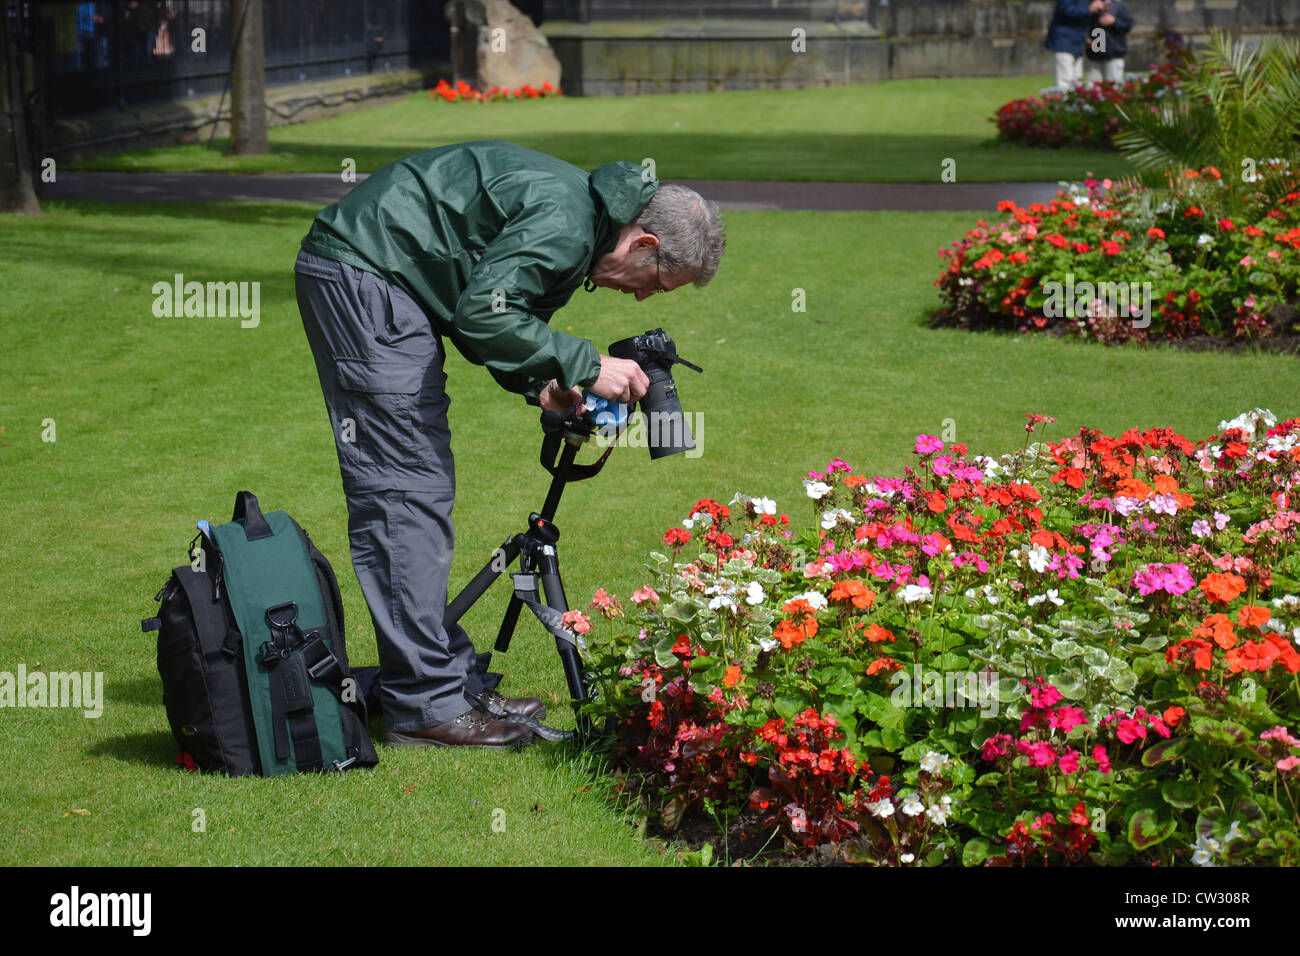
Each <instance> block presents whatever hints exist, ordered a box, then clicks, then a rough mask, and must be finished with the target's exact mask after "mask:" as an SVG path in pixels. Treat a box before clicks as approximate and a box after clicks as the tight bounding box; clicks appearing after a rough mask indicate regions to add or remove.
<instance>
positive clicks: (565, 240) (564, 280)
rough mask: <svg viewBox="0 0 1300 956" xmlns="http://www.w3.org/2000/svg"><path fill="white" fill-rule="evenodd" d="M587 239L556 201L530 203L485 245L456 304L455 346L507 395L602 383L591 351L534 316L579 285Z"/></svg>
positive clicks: (452, 332) (589, 346)
mask: <svg viewBox="0 0 1300 956" xmlns="http://www.w3.org/2000/svg"><path fill="white" fill-rule="evenodd" d="M588 233H589V230H584V229H582V228H580V227H579V225H578V224H577V223H575V222H574V221H573V217H572V216H570V215H567V214H566V213H565V212H564V211H563V210H561V209H560V208H559V206H558V205H557V204H556V203H555V202H552V201H541V202H535V203H533V204H531V205H529V206H528V207H527V208H525V209H524V210H522V211H521V212H520V213H518V214H517V215H515V216H514V217H512V218H511V219H510V220H509V221H508V222H507V223H506V225H505V227H504V228H503V229H502V230H501V231H500V232H499V233H498V234H497V236H496V237H495V238H494V239H493V240H492V241H491V242H490V243H488V245H487V248H486V249H484V250H483V254H482V256H480V258H479V260H478V262H477V263H476V264H475V266H474V269H473V271H472V272H471V273H470V275H469V279H468V282H467V283H466V286H465V290H464V291H463V292H462V293H461V295H460V298H459V299H457V300H456V312H455V315H454V316H453V320H452V327H451V329H450V330H449V332H448V334H449V335H450V336H451V339H452V342H453V344H454V345H455V346H456V348H457V349H458V350H459V351H460V353H461V354H462V355H464V356H465V358H467V359H469V361H471V362H473V363H474V364H476V365H486V366H487V367H488V370H489V371H490V372H491V373H492V375H493V377H494V378H495V379H496V380H497V382H498V383H499V384H501V385H502V386H503V387H504V388H506V389H508V390H509V391H512V392H518V393H520V394H523V395H526V396H527V395H530V394H531V395H533V397H535V395H536V392H537V391H540V389H541V387H542V385H544V384H545V383H546V382H548V381H549V380H551V379H553V378H554V379H557V380H559V382H560V383H561V384H562V385H564V386H566V387H571V386H575V385H586V384H590V383H591V382H594V381H595V380H596V379H597V378H598V377H599V375H600V354H599V353H598V352H597V351H596V347H595V346H594V345H592V344H591V342H589V341H588V340H586V339H580V338H577V337H576V336H572V335H566V334H564V333H563V332H557V331H555V330H553V329H552V328H551V327H550V326H549V325H547V324H546V322H544V321H542V319H541V318H539V317H538V316H537V314H536V313H535V312H534V310H533V303H534V302H535V301H536V300H538V299H540V298H542V297H543V296H544V295H546V294H547V293H548V292H550V291H552V290H554V289H556V288H562V287H564V286H566V285H567V286H576V285H577V284H578V283H579V282H580V281H581V280H582V276H583V275H585V274H586V270H587V266H588V265H589V264H590V261H591V248H590V240H589V238H588V237H587V234H588Z"/></svg>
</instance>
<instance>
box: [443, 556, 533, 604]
mask: <svg viewBox="0 0 1300 956" xmlns="http://www.w3.org/2000/svg"><path fill="white" fill-rule="evenodd" d="M522 550H523V538H522V536H521V535H512V536H511V537H510V538H509V539H507V541H506V543H505V544H503V545H501V547H499V548H497V550H496V551H495V552H494V553H493V555H492V557H491V559H490V560H489V561H488V563H487V564H485V565H483V569H482V570H481V571H479V573H478V574H476V575H474V577H473V578H472V579H471V580H470V582H469V584H467V585H465V587H464V588H463V589H461V592H460V593H459V594H457V595H456V597H455V599H454V600H452V601H451V602H450V603H449V604H448V605H447V613H446V614H445V615H444V616H443V621H444V622H446V623H447V624H452V623H455V622H456V621H459V620H460V619H461V617H462V616H464V614H465V612H466V611H468V610H469V609H470V608H471V607H473V606H474V602H475V601H477V600H478V599H479V598H481V597H482V596H483V594H484V592H486V591H487V589H488V588H490V587H491V586H492V582H493V581H495V580H496V579H497V578H499V577H501V575H502V574H503V573H504V572H505V569H506V568H508V567H509V566H510V564H511V563H512V562H513V561H514V560H515V558H517V557H519V552H520V551H522ZM518 615H519V612H518V611H516V612H515V616H516V617H518Z"/></svg>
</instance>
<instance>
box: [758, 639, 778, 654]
mask: <svg viewBox="0 0 1300 956" xmlns="http://www.w3.org/2000/svg"><path fill="white" fill-rule="evenodd" d="M780 644H781V642H780V641H778V640H777V639H776V638H775V637H760V638H759V639H758V646H759V648H760V649H761V650H764V651H774V650H776V649H777V647H778V646H780Z"/></svg>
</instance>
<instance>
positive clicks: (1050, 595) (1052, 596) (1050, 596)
mask: <svg viewBox="0 0 1300 956" xmlns="http://www.w3.org/2000/svg"><path fill="white" fill-rule="evenodd" d="M1044 601H1051V602H1052V603H1053V604H1055V605H1056V606H1057V607H1060V606H1061V605H1062V604H1064V603H1065V601H1063V600H1062V599H1061V598H1060V597H1058V596H1057V592H1056V588H1048V589H1047V593H1046V594H1035V595H1034V596H1033V597H1031V598H1025V603H1026V604H1028V605H1029V606H1030V607H1036V606H1038V605H1039V604H1042V603H1043V602H1044Z"/></svg>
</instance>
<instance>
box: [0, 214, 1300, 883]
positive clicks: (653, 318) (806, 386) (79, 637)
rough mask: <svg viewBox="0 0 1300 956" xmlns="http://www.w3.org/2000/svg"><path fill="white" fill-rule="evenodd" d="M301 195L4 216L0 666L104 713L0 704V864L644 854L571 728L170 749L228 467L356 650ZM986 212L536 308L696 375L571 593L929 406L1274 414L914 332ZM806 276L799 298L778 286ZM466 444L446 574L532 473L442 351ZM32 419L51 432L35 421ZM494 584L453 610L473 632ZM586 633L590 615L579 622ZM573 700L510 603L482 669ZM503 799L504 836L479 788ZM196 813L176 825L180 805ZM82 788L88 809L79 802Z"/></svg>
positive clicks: (495, 540) (467, 569) (584, 492)
mask: <svg viewBox="0 0 1300 956" xmlns="http://www.w3.org/2000/svg"><path fill="white" fill-rule="evenodd" d="M314 211H315V210H314V209H311V208H308V207H305V206H297V205H273V204H266V205H238V206H235V205H208V206H201V205H165V204H158V205H109V204H93V203H88V204H75V205H73V204H69V205H60V204H52V205H51V206H50V207H49V210H48V213H49V214H48V215H46V216H44V217H42V218H34V219H9V220H2V221H0V242H2V243H3V246H4V248H5V250H6V252H7V255H6V256H5V258H4V260H3V261H2V262H0V286H3V288H4V289H5V292H6V295H5V296H4V299H3V304H2V305H0V323H2V326H3V331H4V343H5V348H4V350H3V352H0V382H3V383H4V388H3V389H2V390H0V500H3V501H4V514H5V521H4V534H5V539H4V542H3V545H0V589H2V590H0V670H7V671H10V672H13V671H14V670H16V668H17V665H18V664H19V663H22V664H24V665H25V666H26V667H27V668H29V669H31V668H34V667H37V666H40V667H42V668H43V669H45V670H46V671H71V670H80V671H87V670H89V671H102V672H104V674H105V680H106V691H105V694H106V700H105V704H104V713H103V716H102V717H100V718H98V719H87V718H84V717H82V716H80V715H79V714H77V713H73V712H70V711H67V710H30V709H28V710H13V709H4V710H0V722H2V726H3V729H4V732H5V747H4V748H3V751H2V754H3V755H2V756H0V834H2V835H3V837H4V839H3V847H4V849H3V850H0V860H2V861H3V862H5V863H10V864H48V863H58V864H78V865H84V864H118V863H124V864H160V865H171V864H235V863H240V864H272V863H294V864H313V865H314V864H330V863H377V864H397V863H401V864H431V863H439V864H475V863H483V864H501V863H549V864H576V863H595V864H656V863H664V862H673V860H674V858H673V857H672V856H671V855H669V854H663V853H661V852H660V851H659V850H658V849H657V848H656V847H655V846H654V845H653V844H645V843H642V842H639V841H638V840H637V839H636V837H635V834H634V831H633V828H632V827H630V826H629V825H628V824H627V822H626V821H625V820H624V819H623V817H622V815H621V813H620V812H618V811H617V810H615V809H613V808H612V805H611V804H610V803H608V802H607V801H606V800H604V798H603V790H602V786H601V785H600V783H599V781H598V780H594V779H593V777H592V775H591V774H590V773H589V771H588V768H587V765H586V764H585V763H584V762H582V761H578V762H575V761H574V760H573V759H571V758H572V755H571V754H569V753H567V752H566V751H565V750H564V749H563V748H561V747H557V746H553V745H536V746H534V747H532V748H530V749H528V750H525V751H523V752H520V753H515V754H499V753H484V752H452V751H421V752H407V751H396V752H394V751H387V750H382V751H381V763H380V765H379V766H378V767H377V768H376V769H374V770H373V771H361V772H355V773H349V774H347V775H345V776H343V777H300V778H281V779H276V780H260V779H244V780H238V781H231V780H226V779H223V778H215V777H208V776H201V775H191V774H185V773H183V772H181V771H179V770H178V769H177V768H176V767H175V766H174V765H173V757H174V754H175V747H174V744H173V742H172V741H171V739H170V735H169V734H168V732H167V727H166V722H165V719H164V714H163V710H162V705H161V687H160V683H159V680H158V676H157V672H156V670H155V664H154V643H153V640H152V635H145V634H142V633H141V632H140V630H139V620H140V618H143V617H146V616H148V615H150V614H152V613H154V610H155V608H156V605H154V604H153V602H152V600H151V599H152V597H153V594H154V592H155V591H156V590H157V589H158V587H159V586H160V585H161V584H162V582H163V581H164V579H165V578H166V576H167V574H168V571H169V569H170V568H171V567H173V566H175V565H178V564H181V563H182V562H184V561H185V560H186V558H185V547H186V544H187V542H188V541H189V539H190V537H191V536H192V534H193V522H194V521H195V520H196V519H198V518H209V519H214V520H225V519H226V517H227V515H228V514H229V509H230V508H231V506H232V504H233V499H234V495H235V492H237V491H238V490H240V489H244V488H247V489H250V490H253V491H254V492H256V493H257V494H258V495H259V496H260V498H261V499H262V501H263V503H264V504H265V506H266V507H268V508H284V509H285V510H288V511H289V512H290V513H291V514H292V515H294V516H295V517H296V518H297V519H298V520H299V521H300V522H301V523H302V524H303V525H304V526H305V527H306V528H307V529H308V531H309V532H310V533H311V534H312V536H313V538H314V539H315V541H316V542H317V544H318V545H319V546H320V548H321V549H322V550H323V551H324V552H325V553H326V554H327V555H328V556H329V557H330V558H331V559H332V560H333V562H334V564H335V566H336V567H337V568H338V570H339V572H340V574H339V577H340V581H341V583H342V587H343V592H344V600H345V604H346V611H347V619H348V628H349V633H350V637H351V645H350V650H351V653H352V656H353V659H354V661H355V662H356V663H360V664H369V663H375V661H376V652H375V647H374V639H373V635H372V633H371V631H370V624H369V617H368V614H367V612H366V609H365V604H364V601H363V600H362V597H361V594H360V591H359V588H358V586H357V583H356V580H355V577H354V576H353V575H352V573H351V570H350V566H349V559H348V549H347V536H346V513H345V509H344V502H343V497H342V493H341V490H340V485H339V478H338V471H337V465H336V462H335V458H334V450H333V444H332V439H331V435H330V430H329V424H328V422H327V420H326V416H325V411H324V405H323V402H322V399H321V396H320V392H319V386H318V383H317V381H316V376H315V369H314V366H313V363H312V359H311V354H310V352H309V350H308V348H307V345H306V341H305V339H304V337H303V334H302V330H301V325H300V322H299V318H298V315H297V310H296V306H295V303H294V297H293V277H292V265H293V259H294V256H295V254H296V250H297V245H298V241H299V239H300V237H301V236H302V235H303V233H305V231H306V229H307V227H308V224H309V222H310V220H311V217H312V215H313V213H314ZM976 215H977V214H975V213H927V214H896V213H889V214H885V213H834V214H825V213H773V212H734V213H729V214H728V215H727V223H728V231H729V243H728V252H727V255H726V258H725V260H724V262H723V267H722V270H721V272H720V273H719V275H718V278H717V279H716V280H715V281H714V283H713V284H711V285H710V286H709V287H708V288H707V289H703V290H697V289H692V288H687V289H685V290H682V291H679V292H676V293H674V294H673V295H667V296H654V297H652V298H651V299H649V300H647V301H646V302H644V303H636V302H634V301H633V300H632V299H631V298H630V297H626V296H620V295H617V294H614V293H611V292H605V291H601V292H598V293H596V294H592V295H587V294H584V293H581V292H579V293H578V294H577V296H576V297H575V298H574V300H573V302H572V303H571V304H570V305H569V306H568V307H567V308H566V309H565V310H563V311H562V312H560V313H559V314H558V315H557V316H556V319H555V323H556V325H557V327H559V328H561V329H565V330H571V331H572V332H574V333H575V334H580V335H583V336H585V337H589V338H592V339H593V340H594V341H595V342H596V343H597V344H598V345H600V346H601V347H602V348H603V347H604V346H605V345H606V344H607V343H608V342H610V341H613V340H614V339H617V338H621V337H623V336H625V335H628V334H631V333H636V332H640V331H643V330H645V329H648V328H652V327H655V326H663V327H664V328H665V329H667V330H668V331H669V332H670V333H671V334H672V335H673V336H674V338H675V339H676V340H677V343H678V346H679V348H680V350H681V353H682V354H683V355H684V356H685V357H687V358H689V359H691V360H692V361H694V362H696V363H698V364H700V365H701V366H703V367H704V369H705V374H704V375H695V374H694V373H692V372H690V371H688V370H680V371H679V372H678V374H677V378H678V382H679V385H680V387H681V391H682V394H683V396H684V399H685V403H686V406H687V408H688V410H691V411H698V412H700V413H702V414H703V415H704V428H703V430H702V431H701V433H700V434H699V435H698V438H699V440H700V443H701V450H702V454H701V455H700V457H698V458H695V459H687V458H685V457H684V456H676V457H674V458H670V459H665V460H662V461H659V462H651V461H650V459H649V457H648V455H647V454H646V453H645V451H644V450H641V449H618V450H616V452H615V453H614V454H613V456H612V457H611V459H610V463H609V465H608V466H607V467H606V469H605V471H604V472H603V473H602V474H601V475H600V476H598V477H597V478H596V479H594V480H592V481H589V482H586V483H584V484H580V485H575V486H574V487H572V488H570V489H569V490H568V491H567V492H566V495H565V499H564V501H563V502H562V504H561V507H560V511H559V514H558V517H557V521H558V523H559V525H560V527H561V528H562V530H563V537H562V539H561V543H560V550H561V563H562V567H563V569H564V573H565V579H566V584H567V587H568V593H569V597H570V600H571V602H572V603H573V604H574V605H575V606H583V605H585V604H586V601H587V600H588V599H589V598H590V595H591V594H592V592H593V591H594V590H595V588H597V587H606V588H608V589H610V590H612V591H614V592H616V593H618V594H619V595H621V596H622V597H624V598H626V597H627V594H628V593H629V591H630V590H631V589H633V588H635V587H636V586H638V585H639V584H641V583H643V581H644V580H645V579H644V577H643V571H642V569H641V562H642V561H643V559H644V555H645V554H646V552H647V551H649V550H651V549H654V548H656V547H657V546H659V542H660V538H661V536H662V534H663V531H664V529H665V528H667V527H669V526H670V525H673V524H675V523H676V522H678V521H680V519H681V518H682V517H683V513H684V510H685V508H687V507H688V506H689V505H690V504H691V503H692V502H694V501H695V500H696V499H697V498H700V497H704V496H709V497H716V498H720V499H723V500H728V499H729V498H730V497H731V495H732V494H733V493H734V492H737V491H743V492H746V493H749V494H764V495H768V496H771V497H773V498H775V499H776V501H777V503H778V505H779V506H780V507H781V508H782V509H783V510H788V511H789V512H790V513H791V514H792V516H793V517H794V518H795V520H796V521H805V520H807V519H808V518H809V517H810V515H811V513H812V510H813V506H812V504H811V502H809V501H808V500H807V499H806V498H804V497H803V493H802V488H801V486H800V484H799V481H800V479H801V478H802V477H803V476H804V474H805V473H806V472H807V471H808V470H809V469H810V468H821V467H823V466H824V465H825V463H826V461H827V460H828V459H830V458H831V457H834V456H837V455H838V456H841V457H843V458H844V459H846V460H847V461H849V462H851V463H852V464H853V465H854V466H855V467H857V468H859V469H864V470H868V471H880V472H885V473H896V472H897V471H898V470H899V469H900V468H902V467H903V466H904V465H905V464H907V463H908V460H909V458H910V454H909V451H910V448H911V444H912V439H913V438H914V436H915V435H916V434H917V433H918V432H923V431H924V432H929V433H937V432H939V431H940V430H941V429H943V427H944V424H945V420H948V419H951V420H952V421H951V424H952V426H953V428H955V431H956V437H957V439H958V440H960V441H964V442H967V443H969V444H970V445H971V447H972V449H973V450H975V451H982V452H998V451H1001V450H1005V449H1008V448H1011V447H1019V446H1020V444H1021V442H1022V441H1023V438H1024V432H1023V428H1022V426H1023V422H1024V418H1023V416H1024V414H1025V412H1027V411H1031V410H1035V411H1039V412H1042V413H1045V414H1050V415H1055V416H1056V417H1057V418H1058V419H1060V421H1059V423H1058V424H1057V425H1056V426H1054V432H1055V434H1057V435H1060V434H1063V433H1065V432H1068V431H1072V430H1074V429H1076V428H1077V427H1078V426H1080V425H1083V424H1087V425H1089V426H1092V427H1096V428H1101V429H1106V430H1118V429H1123V428H1125V427H1128V426H1137V427H1147V426H1154V425H1168V426H1171V427H1173V428H1176V429H1178V430H1180V431H1183V432H1184V433H1186V434H1188V435H1190V436H1192V437H1199V436H1203V435H1205V434H1207V433H1209V432H1210V431H1212V430H1213V429H1214V428H1215V427H1216V425H1217V423H1218V422H1219V420H1220V419H1222V418H1226V417H1230V416H1232V415H1234V414H1236V413H1237V412H1239V411H1241V410H1242V409H1245V408H1248V407H1253V406H1256V405H1263V406H1272V407H1273V410H1274V411H1276V412H1278V413H1279V414H1295V413H1296V411H1297V409H1296V400H1297V396H1298V395H1300V366H1297V364H1296V362H1295V361H1294V359H1291V358H1286V357H1280V356H1268V355H1256V354H1246V355H1216V354H1189V353H1180V352H1175V351H1163V350H1139V349H1105V348H1101V347H1097V346H1092V345H1083V344H1078V343H1071V342H1064V341H1056V340H1049V339H1045V338H1015V337H1000V336H992V335H978V336H977V335H970V334H966V333H961V332H955V331H932V330H929V329H927V328H925V326H924V323H923V316H924V313H925V312H926V311H927V310H928V309H929V308H931V307H932V306H933V305H934V303H935V295H934V290H933V288H932V287H931V286H930V282H931V280H932V279H933V278H934V276H935V275H937V272H938V264H939V262H938V259H937V257H936V256H935V250H936V248H938V247H939V246H941V245H946V244H947V243H948V242H949V241H950V240H951V239H952V238H953V237H954V236H956V235H958V234H960V232H961V231H962V230H964V229H965V228H966V227H967V226H968V225H969V224H970V222H971V221H972V220H973V219H974V218H975V217H976ZM177 272H180V273H183V274H184V275H185V277H186V278H187V279H197V280H200V281H207V280H221V281H256V282H260V283H261V307H262V314H261V321H260V324H259V325H258V326H257V327H256V328H251V329H243V328H240V325H239V320H238V319H197V318H190V319H177V318H170V319H167V318H162V319H160V318H155V317H154V315H153V312H152V309H151V306H152V302H153V296H152V293H151V287H152V285H153V283H155V282H159V281H170V280H171V277H172V276H173V274H174V273H177ZM796 288H799V289H803V290H804V291H805V293H806V297H807V311H806V312H802V313H797V312H793V311H792V310H791V303H792V290H794V289H796ZM448 374H449V378H450V383H449V389H450V391H451V394H452V396H453V405H452V428H453V434H454V436H455V438H454V444H455V447H456V449H457V450H458V452H459V459H458V462H457V465H458V468H457V471H458V484H459V497H458V501H457V511H456V515H457V522H458V523H457V543H458V549H457V554H456V563H455V568H454V572H453V583H456V582H461V581H464V580H466V579H467V578H468V577H469V576H470V574H472V573H473V571H475V570H477V568H478V566H479V565H480V564H481V563H482V562H484V561H485V560H487V558H488V556H489V554H490V552H491V549H492V548H494V547H495V546H496V545H497V544H499V543H500V542H501V541H502V540H504V539H505V537H506V536H507V535H509V534H511V533H512V532H515V531H517V530H522V525H523V522H524V520H525V519H526V517H527V514H528V512H529V511H530V510H531V509H533V508H536V507H537V506H538V505H540V503H541V499H542V496H543V493H544V490H545V487H546V483H547V477H546V475H545V474H544V473H543V472H542V470H541V469H540V467H539V466H538V464H537V450H538V447H539V441H540V435H541V433H540V430H539V428H538V426H537V420H536V417H535V414H534V412H533V410H532V409H530V408H528V407H527V406H525V405H524V404H523V402H522V400H520V399H518V398H516V397H515V396H512V395H509V394H508V393H505V392H502V391H501V390H499V389H498V388H497V387H496V385H495V383H493V382H492V380H491V379H490V377H489V376H488V375H487V374H486V373H485V372H484V371H483V370H482V369H479V368H475V367H473V366H470V365H469V364H468V363H466V362H465V361H463V360H462V359H461V358H460V357H459V356H456V355H455V354H454V353H453V356H452V359H451V361H450V363H449V369H448ZM47 419H53V421H54V428H55V434H54V437H55V439H56V440H55V441H53V442H46V441H42V432H43V431H46V430H47V428H48V423H47V422H46V420H47ZM505 598H506V594H505V589H504V585H499V590H497V591H495V592H493V594H492V596H491V600H489V601H487V602H485V604H484V605H482V606H480V607H477V608H475V609H474V610H473V611H472V612H471V615H470V616H469V618H468V619H467V621H466V624H467V627H468V628H469V629H470V633H471V635H472V636H474V637H475V638H476V640H477V641H478V642H479V643H480V646H481V647H482V648H484V649H486V647H487V646H488V645H490V643H491V640H492V635H493V634H495V630H496V625H497V622H498V620H499V615H500V613H501V610H502V609H503V607H504V604H505ZM598 626H600V625H598ZM495 663H496V664H497V665H498V666H499V667H500V668H501V669H502V670H504V672H505V673H506V683H505V685H504V689H506V690H507V691H508V692H510V693H512V694H535V695H538V696H541V697H543V698H544V699H545V700H546V701H547V702H548V704H549V705H550V707H551V710H552V713H553V716H554V718H555V721H556V723H558V724H560V725H562V726H571V725H572V718H571V714H569V713H568V712H567V709H566V708H565V706H564V704H563V701H562V695H563V694H564V682H563V677H562V674H561V671H560V668H559V666H558V660H557V658H556V656H555V653H554V650H553V642H552V641H551V640H550V639H549V637H547V636H546V635H545V633H544V632H543V631H542V630H541V628H540V626H539V625H537V624H536V623H535V622H526V623H525V625H524V626H523V627H521V630H520V633H519V634H518V636H517V637H516V640H515V645H514V647H513V648H512V650H511V653H510V654H509V655H507V656H506V657H505V658H498V660H497V661H496V662H495ZM497 808H500V809H502V810H504V811H505V816H504V822H505V829H504V831H503V832H496V831H494V830H493V828H492V826H491V823H492V819H493V817H492V814H493V811H494V810H495V809H497ZM196 809H202V810H204V811H205V816H206V832H202V833H199V832H194V830H193V828H192V824H193V821H194V820H195V818H196V817H195V814H194V811H195V810H196ZM81 810H84V811H87V812H86V813H78V812H73V811H81Z"/></svg>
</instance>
